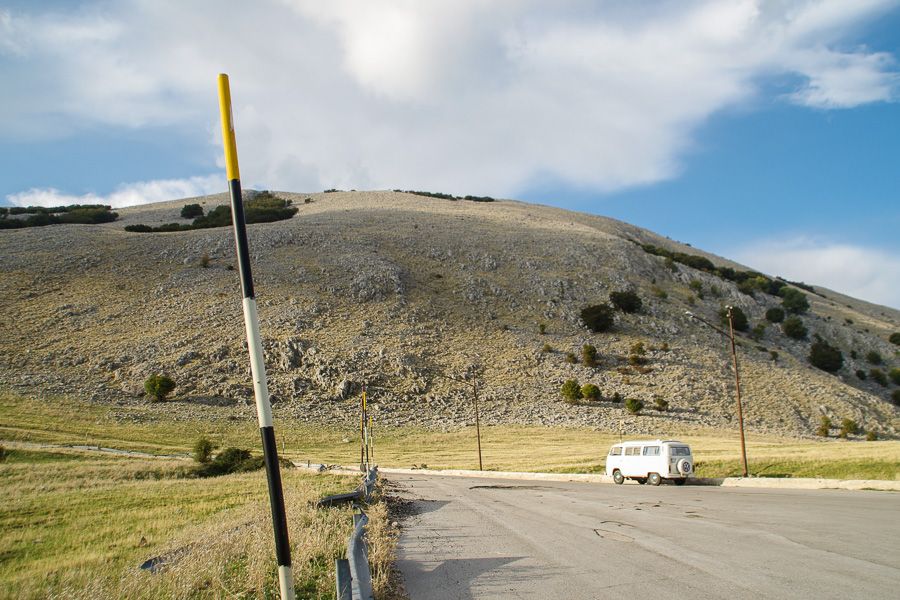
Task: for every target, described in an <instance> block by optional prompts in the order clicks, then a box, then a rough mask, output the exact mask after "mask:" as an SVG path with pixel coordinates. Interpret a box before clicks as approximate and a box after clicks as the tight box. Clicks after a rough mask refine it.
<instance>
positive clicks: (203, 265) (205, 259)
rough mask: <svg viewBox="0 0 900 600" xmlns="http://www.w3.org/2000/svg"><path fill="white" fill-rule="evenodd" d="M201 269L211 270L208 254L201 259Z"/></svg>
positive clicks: (204, 254)
mask: <svg viewBox="0 0 900 600" xmlns="http://www.w3.org/2000/svg"><path fill="white" fill-rule="evenodd" d="M200 267H201V268H204V269H207V268H209V254H207V253H206V252H204V253H203V255H202V256H201V257H200Z"/></svg>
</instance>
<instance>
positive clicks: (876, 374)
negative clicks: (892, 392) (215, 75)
mask: <svg viewBox="0 0 900 600" xmlns="http://www.w3.org/2000/svg"><path fill="white" fill-rule="evenodd" d="M869 377H871V378H872V379H873V380H874V381H875V383H877V384H878V385H880V386H881V387H887V384H888V381H887V375H885V374H884V371H882V370H881V369H869Z"/></svg>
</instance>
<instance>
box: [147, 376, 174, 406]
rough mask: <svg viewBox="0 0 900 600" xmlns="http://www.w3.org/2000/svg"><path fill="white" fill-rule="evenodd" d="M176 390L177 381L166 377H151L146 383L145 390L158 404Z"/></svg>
mask: <svg viewBox="0 0 900 600" xmlns="http://www.w3.org/2000/svg"><path fill="white" fill-rule="evenodd" d="M174 389H175V381H174V380H173V379H172V378H171V377H167V376H166V375H151V376H150V377H148V378H147V381H145V382H144V390H145V391H146V392H147V394H148V395H149V396H152V397H153V399H154V400H155V401H156V402H162V401H163V400H165V399H166V396H168V395H169V394H170V393H172V391H173V390H174Z"/></svg>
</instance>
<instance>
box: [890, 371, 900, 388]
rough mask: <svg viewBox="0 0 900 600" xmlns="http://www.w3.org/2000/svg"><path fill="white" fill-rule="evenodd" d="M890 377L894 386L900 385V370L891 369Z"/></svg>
mask: <svg viewBox="0 0 900 600" xmlns="http://www.w3.org/2000/svg"><path fill="white" fill-rule="evenodd" d="M888 377H890V378H891V381H893V382H894V385H900V369H898V368H897V367H894V368H893V369H891V372H890V373H888Z"/></svg>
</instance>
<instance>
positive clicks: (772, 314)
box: [766, 306, 784, 323]
mask: <svg viewBox="0 0 900 600" xmlns="http://www.w3.org/2000/svg"><path fill="white" fill-rule="evenodd" d="M766 321H768V322H769V323H781V322H782V321H784V309H783V308H778V307H777V306H776V307H775V308H770V309H769V310H767V311H766Z"/></svg>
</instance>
